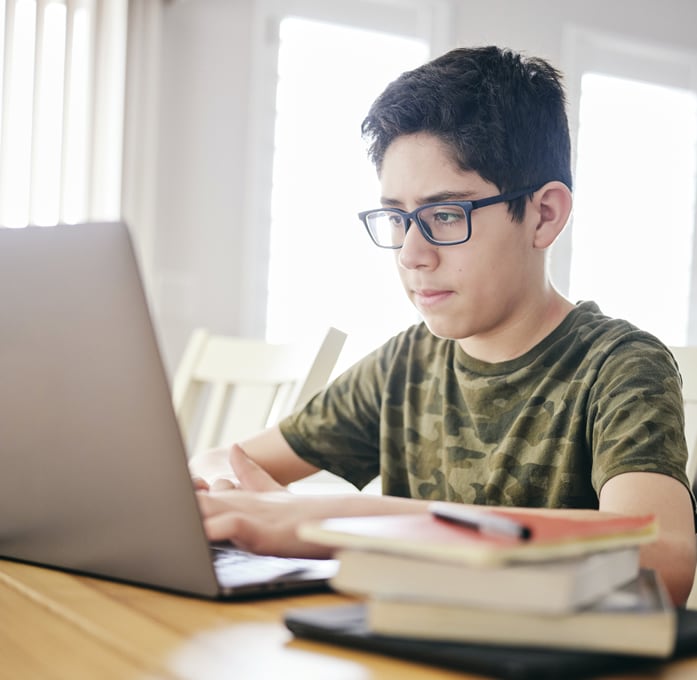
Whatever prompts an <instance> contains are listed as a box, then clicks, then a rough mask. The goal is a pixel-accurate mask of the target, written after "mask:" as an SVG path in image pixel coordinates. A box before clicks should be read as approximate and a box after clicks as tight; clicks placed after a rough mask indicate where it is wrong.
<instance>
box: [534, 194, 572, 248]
mask: <svg viewBox="0 0 697 680" xmlns="http://www.w3.org/2000/svg"><path fill="white" fill-rule="evenodd" d="M532 203H533V206H534V208H535V212H536V214H537V216H538V223H537V227H536V228H535V235H534V240H533V246H534V247H535V248H539V249H540V250H544V249H545V248H549V246H551V245H552V243H554V241H555V240H556V238H557V236H559V234H560V233H561V230H562V229H563V228H564V227H565V226H566V223H567V222H568V221H569V216H570V215H571V206H572V198H571V191H569V187H567V186H566V184H564V183H563V182H557V181H554V182H547V184H545V185H544V186H543V187H541V188H540V189H538V190H537V191H536V192H535V195H534V196H533V199H532Z"/></svg>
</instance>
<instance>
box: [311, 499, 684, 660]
mask: <svg viewBox="0 0 697 680" xmlns="http://www.w3.org/2000/svg"><path fill="white" fill-rule="evenodd" d="M460 512H462V513H463V514H462V515H459V514H458V513H460ZM453 513H454V514H453ZM511 528H512V529H513V531H509V529H511ZM656 535H657V526H656V522H655V520H654V518H653V517H652V516H640V517H628V516H619V515H610V514H607V513H599V512H594V511H552V512H549V511H548V512H544V511H535V510H517V509H503V508H496V509H493V508H483V509H481V510H480V509H472V508H471V507H469V506H457V505H456V504H451V503H434V504H433V505H432V507H431V512H430V513H423V514H413V515H391V516H383V517H353V518H336V519H328V520H324V521H321V522H314V523H310V524H306V525H303V526H302V527H301V529H300V536H301V537H302V538H303V539H305V540H308V541H312V542H315V543H319V544H323V545H330V546H334V547H335V548H337V553H336V556H337V558H338V561H339V569H338V572H337V574H336V576H335V577H334V578H333V580H332V585H333V587H334V588H335V589H336V590H338V591H340V592H345V593H349V594H352V595H358V596H360V597H361V598H363V599H364V601H365V620H366V624H367V628H368V630H369V631H370V632H371V633H377V634H380V635H389V636H398V637H403V638H415V639H416V638H418V639H422V640H423V639H427V640H439V641H444V642H445V641H448V642H453V641H455V642H463V643H485V644H492V645H508V646H514V647H515V646H519V647H543V648H556V649H568V650H583V651H592V652H606V653H607V652H610V653H615V654H627V655H637V656H649V657H667V656H669V655H670V654H671V653H672V651H673V648H674V645H675V639H676V613H675V610H674V608H673V607H672V605H671V604H670V600H669V598H668V597H667V594H666V591H665V588H664V586H663V584H662V583H661V581H660V578H659V577H658V575H657V574H656V573H654V572H653V571H650V570H643V569H640V567H639V546H640V545H641V544H643V543H646V542H648V541H652V540H655V538H656Z"/></svg>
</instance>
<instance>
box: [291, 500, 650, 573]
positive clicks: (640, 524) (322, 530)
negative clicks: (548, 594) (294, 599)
mask: <svg viewBox="0 0 697 680" xmlns="http://www.w3.org/2000/svg"><path fill="white" fill-rule="evenodd" d="M481 512H483V513H486V514H494V515H497V516H503V517H508V518H510V519H514V520H515V521H516V522H519V523H521V524H524V525H525V526H526V527H528V528H529V529H530V538H529V539H528V540H520V539H518V538H515V537H511V536H498V535H491V534H487V533H482V532H480V531H477V530H476V529H473V528H470V527H465V526H460V525H458V524H454V523H452V522H449V521H445V520H443V519H439V518H436V517H434V516H433V515H432V514H430V513H428V512H424V513H418V514H407V515H380V516H369V517H338V518H332V519H326V520H321V521H316V522H310V523H306V524H303V525H301V526H300V528H299V530H298V535H299V536H300V538H302V539H303V540H306V541H309V542H312V543H319V544H321V545H329V546H332V547H336V548H354V549H362V550H374V551H379V552H389V553H396V554H400V555H413V556H418V557H421V558H430V559H435V560H443V561H450V562H462V563H465V564H475V565H476V564H480V565H487V564H502V563H506V562H515V561H540V560H548V559H558V558H561V557H571V556H574V555H583V554H586V553H589V552H596V551H599V550H610V549H615V548H621V547H627V546H633V545H639V544H642V543H648V542H650V541H653V540H655V539H656V536H657V534H658V526H657V522H656V520H655V518H654V516H653V515H642V516H625V515H615V514H610V513H601V512H593V511H588V510H545V511H539V510H528V511H526V510H518V509H515V510H512V509H511V510H507V509H505V508H500V507H496V508H492V507H490V506H486V507H484V506H483V507H482V509H481Z"/></svg>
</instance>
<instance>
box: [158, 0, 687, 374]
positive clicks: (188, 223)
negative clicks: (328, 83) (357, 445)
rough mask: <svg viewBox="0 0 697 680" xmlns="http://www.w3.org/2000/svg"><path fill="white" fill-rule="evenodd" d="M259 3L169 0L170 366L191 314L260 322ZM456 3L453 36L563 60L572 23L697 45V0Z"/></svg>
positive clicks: (161, 296)
mask: <svg viewBox="0 0 697 680" xmlns="http://www.w3.org/2000/svg"><path fill="white" fill-rule="evenodd" d="M254 4H255V3H254V0H180V1H179V2H173V3H168V4H166V5H165V8H164V16H163V32H162V77H161V83H160V86H161V101H160V112H159V118H160V123H159V153H158V171H157V186H158V194H157V211H156V212H157V217H156V222H157V226H156V236H155V244H154V250H153V252H154V253H155V254H154V261H153V262H152V263H151V266H152V271H153V282H154V283H153V290H152V291H151V296H152V299H153V301H154V303H155V311H156V315H157V319H158V324H159V327H160V335H161V338H162V341H163V345H164V351H165V357H166V361H167V363H168V365H169V367H170V369H171V368H172V367H173V366H174V365H175V364H176V361H177V360H178V358H179V355H180V352H181V350H182V348H183V345H184V343H185V341H186V338H187V337H188V334H189V332H190V330H191V329H192V328H193V327H194V326H196V325H207V326H210V327H211V328H214V329H215V330H218V331H222V332H229V333H239V334H243V335H250V334H254V333H257V332H258V329H255V328H252V327H251V325H250V323H249V321H248V319H247V318H246V317H245V315H244V309H245V308H246V305H245V304H243V301H242V299H241V296H242V295H243V294H245V295H249V294H250V290H249V283H248V282H249V281H251V280H252V278H251V276H250V275H251V274H252V273H253V265H254V263H250V262H248V261H246V260H245V252H244V243H245V238H255V232H256V230H259V229H264V228H265V225H263V224H253V223H252V224H249V225H247V227H246V226H245V225H244V224H243V220H242V219H241V216H242V211H243V206H244V205H245V198H246V196H247V195H248V194H249V192H251V191H253V186H252V183H251V180H250V178H249V177H250V175H249V173H248V172H247V168H248V167H249V164H250V155H251V154H253V153H255V149H252V148H249V145H248V142H249V139H250V129H251V126H252V124H253V122H254V121H253V119H252V118H251V117H252V115H253V111H251V109H250V101H251V99H252V87H253V83H252V82H251V72H252V59H253V56H254V45H253V44H252V38H251V36H252V34H253V30H252V29H253V25H254ZM453 11H454V17H455V22H454V35H455V38H456V40H455V42H456V44H459V45H483V44H498V45H501V46H507V47H511V48H514V49H517V50H521V51H524V52H527V53H528V54H533V55H536V56H541V57H544V58H547V59H549V60H550V61H551V62H552V63H554V64H555V65H557V66H559V67H560V68H561V69H562V70H566V69H567V68H569V67H570V66H571V65H570V64H569V54H568V52H567V47H566V45H567V41H566V36H567V35H568V31H569V29H571V28H574V27H584V28H591V29H593V30H598V31H600V32H603V33H610V34H616V35H619V36H622V35H624V36H627V37H629V38H630V39H638V40H641V41H647V42H650V43H655V44H656V45H657V46H659V47H674V48H681V49H687V50H694V51H695V53H696V54H697V32H695V30H694V27H695V26H697V2H694V0H662V2H657V1H655V0H578V1H575V2H571V1H568V0H525V1H524V2H520V1H518V0H487V1H486V2H481V0H479V1H474V0H456V1H454V2H453ZM357 134H358V132H357ZM255 285H257V286H258V284H255ZM251 294H252V295H253V291H251ZM260 300H261V301H262V302H261V303H260V304H263V295H261V296H260ZM252 304H254V301H253V300H252Z"/></svg>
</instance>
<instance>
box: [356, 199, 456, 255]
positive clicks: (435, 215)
mask: <svg viewBox="0 0 697 680" xmlns="http://www.w3.org/2000/svg"><path fill="white" fill-rule="evenodd" d="M366 219H367V223H368V226H369V227H370V232H371V234H372V235H373V238H374V239H375V241H376V243H378V245H381V246H387V247H393V248H394V247H398V246H401V245H402V244H403V243H404V236H405V234H406V226H407V225H406V223H405V219H404V215H402V213H400V212H398V211H396V210H378V211H375V212H373V213H370V214H369V215H368V216H367V218H366ZM416 219H417V220H419V222H420V223H421V226H422V227H423V228H424V229H425V230H426V232H427V233H428V235H429V236H430V237H431V238H432V239H433V240H434V241H438V242H439V243H453V242H456V241H463V240H465V239H467V237H468V235H469V225H468V222H467V214H466V212H465V210H464V208H462V207H461V206H458V205H431V206H427V207H425V208H423V209H422V210H419V211H418V212H417V213H416Z"/></svg>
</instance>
